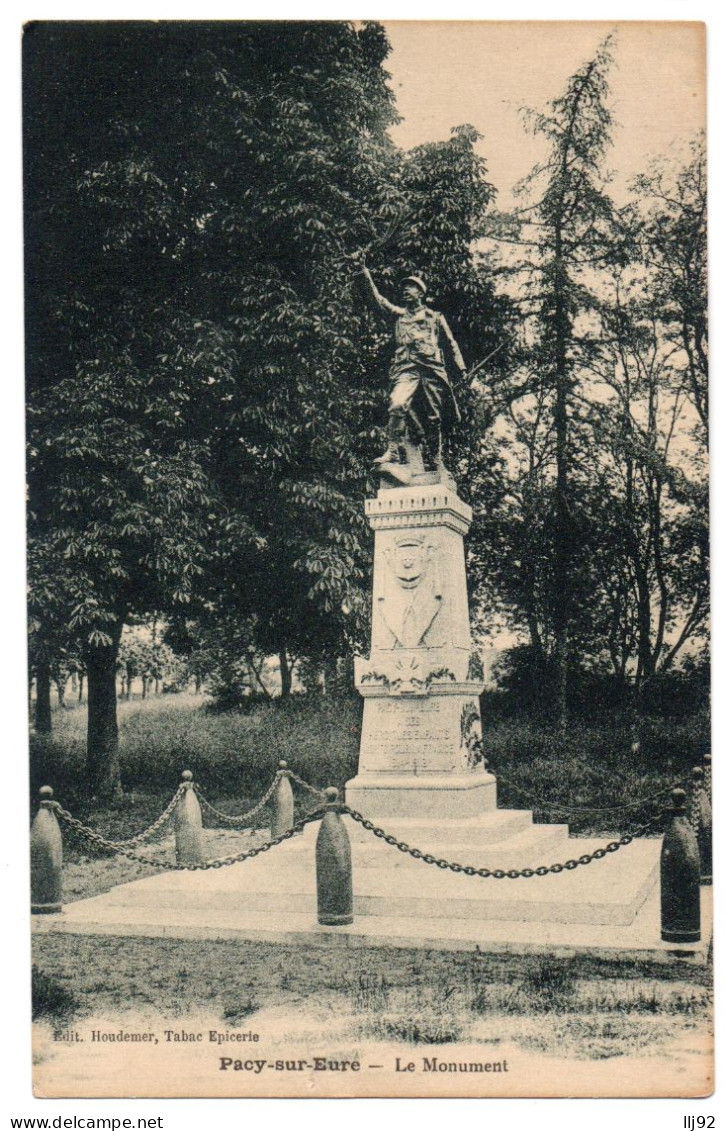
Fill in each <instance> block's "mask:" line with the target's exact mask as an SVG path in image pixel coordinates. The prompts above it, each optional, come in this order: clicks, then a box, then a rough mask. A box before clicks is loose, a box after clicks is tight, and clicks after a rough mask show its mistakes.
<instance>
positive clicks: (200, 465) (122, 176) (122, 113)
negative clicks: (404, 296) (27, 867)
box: [25, 23, 492, 793]
mask: <svg viewBox="0 0 725 1131" xmlns="http://www.w3.org/2000/svg"><path fill="white" fill-rule="evenodd" d="M192 47H193V49H192ZM387 51H388V45H387V41H386V39H385V36H384V33H383V32H382V30H381V29H380V28H379V27H378V26H377V25H374V24H365V25H362V26H359V27H358V26H353V25H351V24H343V23H333V24H313V23H309V24H286V23H277V24H269V23H266V24H253V23H246V24H235V25H219V24H215V25H199V24H194V25H193V27H190V26H185V25H183V24H154V25H150V24H122V25H118V24H115V25H109V24H103V23H100V24H93V25H88V24H85V25H84V24H45V25H34V26H33V27H32V28H31V29H30V31H29V32H28V34H27V35H26V40H25V52H26V70H25V82H26V107H27V112H26V147H25V148H26V154H27V160H26V197H27V202H28V203H27V243H28V290H27V309H28V396H29V418H28V419H29V427H28V437H29V480H30V498H31V509H30V516H31V517H30V538H31V542H32V544H33V545H34V546H37V547H38V552H37V554H35V555H34V557H33V561H32V563H31V571H30V580H31V589H32V593H33V596H32V598H31V600H33V601H36V602H39V603H40V604H41V605H42V603H43V600H42V598H41V596H39V595H41V594H43V593H44V592H46V591H48V592H51V591H52V601H51V602H50V603H48V602H46V604H47V607H48V609H49V616H50V620H51V621H52V623H54V624H55V623H62V624H64V625H65V626H66V627H67V629H68V630H69V631H70V632H71V633H73V634H75V635H76V636H77V638H78V639H79V640H80V642H81V644H82V648H83V656H84V662H85V665H86V667H87V671H88V695H89V729H88V770H89V777H90V781H91V783H92V788H93V789H95V790H96V791H98V792H102V793H109V792H113V791H114V790H116V789H117V788H118V783H119V776H118V758H117V750H118V732H117V724H116V718H115V688H114V676H115V670H116V664H117V660H118V649H119V645H120V639H121V632H122V628H123V625H124V624H125V623H128V621H129V620H133V619H134V618H143V617H145V616H147V615H149V614H150V613H152V612H156V611H166V612H168V613H169V614H170V615H171V614H172V613H173V612H174V609H175V608H177V609H178V608H179V607H181V608H183V606H184V604H185V603H189V602H195V604H194V609H193V611H194V612H195V614H199V615H200V614H201V613H202V612H204V611H207V612H208V611H209V610H213V612H214V614H215V615H217V616H219V617H220V618H222V619H224V618H226V617H227V616H232V617H234V618H236V619H237V620H238V621H239V623H240V624H242V625H251V626H252V629H253V633H254V643H253V647H254V649H255V651H256V650H262V651H264V652H269V651H277V652H279V654H280V663H281V670H282V672H283V674H284V673H285V671H286V672H287V673H289V668H290V661H291V659H293V658H294V656H295V655H298V654H300V653H302V652H305V653H307V654H320V653H327V654H330V653H331V652H332V653H334V652H335V651H336V652H338V653H339V652H340V651H343V650H345V649H346V648H348V647H352V646H353V645H354V644H355V643H356V642H359V641H360V640H361V635H362V630H363V627H364V622H365V616H366V609H367V596H366V591H367V582H368V573H369V556H370V555H369V550H370V544H369V535H368V532H367V530H366V528H365V526H364V522H363V520H362V516H361V515H360V507H359V499H360V498H361V497H362V496H363V495H364V493H365V491H366V490H367V489H369V486H368V469H369V467H370V465H371V461H372V458H373V456H374V455H375V454H376V453H377V446H378V442H379V441H378V426H379V422H380V420H381V418H382V415H383V413H382V405H381V400H382V388H383V384H384V375H383V371H382V366H381V365H380V351H381V347H382V344H383V336H382V334H381V333H380V332H379V331H378V332H376V330H375V329H374V327H372V324H371V315H370V312H369V311H367V310H366V309H365V308H364V307H363V306H362V304H361V303H360V302H359V301H358V300H357V299H356V297H355V292H354V281H353V279H352V277H351V271H350V267H349V263H348V260H347V255H348V254H349V253H350V252H351V251H353V250H356V249H357V248H358V247H359V246H361V244H367V243H369V242H370V241H371V239H372V240H375V239H379V237H380V236H381V234H383V235H384V233H385V230H386V229H387V228H388V227H389V225H390V222H391V220H393V219H394V218H395V217H396V216H397V215H398V214H399V211H400V208H401V206H402V207H408V205H410V207H411V208H412V211H413V214H414V222H413V223H412V224H411V225H410V226H409V228H408V230H407V238H408V247H409V248H412V247H413V246H416V247H417V240H418V239H420V238H422V236H425V240H426V241H428V242H429V243H430V251H429V253H428V263H430V264H431V266H433V265H434V264H435V265H437V264H438V263H440V264H441V273H440V278H441V280H442V285H444V286H445V287H446V288H447V289H446V291H445V293H444V295H443V296H442V297H443V298H444V302H445V303H446V304H449V303H450V305H451V307H454V306H456V303H457V309H459V310H460V311H461V314H460V318H461V320H462V321H463V320H464V317H467V314H466V309H468V310H470V311H471V312H472V318H473V312H475V313H476V317H477V318H478V322H477V323H475V325H476V326H477V327H478V329H476V331H475V333H476V334H478V336H479V338H480V339H481V340H482V341H484V342H487V341H488V340H489V338H490V337H491V335H492V331H491V327H490V325H488V324H485V321H486V318H488V319H489V322H490V316H489V314H487V313H484V314H482V313H481V309H482V308H481V304H480V303H479V301H478V300H479V298H480V297H481V296H483V297H484V298H485V296H486V294H489V293H490V291H486V289H485V288H482V287H481V285H480V282H479V284H478V286H479V289H478V291H476V289H475V283H476V278H477V276H476V274H475V271H474V270H473V267H472V260H471V255H470V252H469V251H468V250H467V239H468V235H469V233H470V231H472V230H473V225H474V222H475V221H476V220H477V219H478V218H479V216H480V213H481V210H482V208H483V207H484V206H485V204H486V203H487V201H488V200H489V199H490V196H491V190H490V186H487V185H485V184H484V183H483V182H482V180H481V177H482V168H481V166H480V165H479V164H477V161H476V159H475V158H474V157H473V142H474V140H475V139H474V137H473V134H472V133H471V132H470V131H468V132H466V131H463V132H461V133H460V134H459V135H457V136H456V137H454V138H453V139H452V140H451V142H450V143H447V144H446V145H444V146H442V147H438V149H436V148H435V147H433V148H428V149H426V148H424V149H422V150H420V151H418V152H417V153H415V154H413V155H412V156H411V158H410V159H406V158H405V157H404V155H402V154H401V153H400V152H399V151H397V150H396V149H395V148H394V147H393V146H392V144H391V143H390V141H389V139H388V138H387V135H386V132H385V131H386V128H387V126H388V125H389V124H390V123H391V122H392V121H394V120H395V112H394V109H393V103H392V95H391V93H390V91H389V89H388V87H387V86H386V82H385V80H386V75H385V72H384V70H383V68H382V64H383V62H384V59H385V56H386V54H387ZM99 59H102V61H103V65H102V66H99ZM290 60H292V63H290ZM59 107H63V114H62V115H61V114H60V113H59ZM479 182H480V183H479ZM439 185H440V187H441V192H442V193H443V195H442V196H441V199H440V200H438V201H437V203H436V204H432V203H431V201H430V200H429V193H430V190H431V189H432V188H436V186H439ZM441 209H442V211H441ZM466 209H468V214H467V213H466ZM449 213H450V214H449ZM436 224H437V225H438V227H439V228H440V234H439V236H438V237H437V239H434V233H435V232H436V230H437V229H436ZM396 254H399V256H401V255H402V253H396ZM402 263H403V258H398V259H397V260H396V259H393V260H391V262H390V265H389V267H388V270H389V271H391V272H392V271H393V270H395V269H397V268H398V267H399V266H402ZM460 263H463V270H462V271H461V269H460ZM457 264H458V275H456V265H457ZM419 266H420V260H419V259H416V260H415V261H414V262H412V263H410V262H408V260H407V259H406V261H405V270H410V269H411V268H413V267H415V268H418V267H419ZM423 266H424V267H426V266H427V263H423ZM436 269H437V267H436ZM432 273H433V272H432ZM466 302H468V308H466V306H465V303H466ZM474 321H475V320H473V321H472V325H473V324H474ZM487 335H488V337H487ZM477 340H478V339H477ZM353 500H354V501H353ZM58 575H60V576H58ZM280 595H283V599H282V600H280ZM51 604H52V605H53V608H52V609H51V608H50V605H51ZM190 611H191V609H190ZM285 685H286V687H285V689H287V688H288V687H289V679H288V678H287V679H286V680H285Z"/></svg>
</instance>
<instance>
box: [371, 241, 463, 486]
mask: <svg viewBox="0 0 725 1131" xmlns="http://www.w3.org/2000/svg"><path fill="white" fill-rule="evenodd" d="M358 262H360V265H361V272H362V276H363V278H364V279H365V281H366V283H367V286H368V289H369V292H370V295H371V297H372V298H373V300H374V302H375V303H376V304H377V306H378V307H379V308H380V309H381V310H383V311H385V312H386V313H388V314H393V315H395V319H396V321H395V354H394V357H393V362H392V365H391V367H390V378H391V381H392V388H391V392H390V402H389V406H388V425H387V432H388V446H387V448H386V450H385V451H384V452H383V454H382V455H381V456H380V457H379V458H378V459H377V460H376V461H375V462H376V464H377V465H378V469H379V470H380V472H381V474H383V475H387V476H388V477H390V478H392V479H394V480H395V481H397V482H402V483H409V482H411V481H420V482H423V481H425V482H432V483H434V482H439V481H440V480H441V477H442V476H443V475H446V476H447V474H448V473H447V472H446V468H445V465H444V463H443V432H444V430H445V429H447V428H449V427H450V426H451V425H452V424H454V423H456V422H457V421H458V420H459V419H460V414H459V411H458V405H457V404H456V398H455V396H454V395H453V389H452V387H451V382H450V379H449V376H448V373H447V371H446V365H445V359H444V350H447V351H448V352H449V354H450V358H451V361H452V363H453V365H454V366H455V367H456V369H458V371H459V373H461V374H462V375H463V376H465V374H466V365H465V362H464V360H463V357H462V355H461V351H460V349H459V348H458V343H457V342H456V340H455V338H454V337H453V334H452V333H451V330H450V327H449V325H448V323H447V322H446V320H445V318H444V317H443V315H442V314H439V313H438V312H437V311H435V310H431V309H430V307H428V306H426V305H425V301H424V299H425V294H426V290H427V288H426V285H425V283H424V282H423V280H422V279H421V277H420V276H419V275H409V276H408V277H407V278H406V279H404V280H403V284H402V305H401V306H396V305H395V304H394V303H392V302H390V301H389V300H388V299H386V298H384V296H383V295H381V294H380V291H379V290H378V288H377V287H376V286H375V282H374V280H373V277H372V275H371V274H370V272H369V271H368V269H367V267H366V266H365V264H364V263H363V262H362V261H361V260H358Z"/></svg>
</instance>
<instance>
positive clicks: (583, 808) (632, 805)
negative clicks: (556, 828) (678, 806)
mask: <svg viewBox="0 0 725 1131" xmlns="http://www.w3.org/2000/svg"><path fill="white" fill-rule="evenodd" d="M491 772H492V773H493V774H494V776H495V778H496V780H497V781H499V782H501V784H502V785H505V786H507V787H508V788H509V789H513V790H514V792H515V793H518V794H519V796H520V797H523V798H524V800H526V801H530V802H532V804H533V805H534V806H535V807H536V808H537V809H551V810H554V811H555V812H558V813H621V812H623V811H625V810H627V809H632V810H637V809H644V807H645V806H646V805H651V804H652V803H653V802H655V801H659V799H660V798H661V797H664V796H665V795H667V796H669V795H670V794H671V793H672V790H673V789H678V788H681V783H680V782H675V783H673V784H672V785H671V786H667V787H666V788H665V789H660V790H658V791H657V793H653V794H651V795H650V796H649V797H645V798H644V799H643V800H642V801H629V802H627V803H626V804H624V805H600V806H590V805H560V804H559V803H558V802H556V801H547V800H546V799H545V798H543V797H536V796H535V795H534V794H533V793H527V792H526V790H524V789H521V788H520V787H519V786H518V785H514V783H513V782H512V781H509V779H508V778H504V777H502V776H501V774H499V773H496V771H495V770H492V771H491Z"/></svg>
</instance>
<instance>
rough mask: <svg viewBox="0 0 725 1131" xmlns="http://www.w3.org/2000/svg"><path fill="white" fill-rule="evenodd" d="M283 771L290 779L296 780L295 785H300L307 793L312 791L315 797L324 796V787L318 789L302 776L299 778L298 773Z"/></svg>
mask: <svg viewBox="0 0 725 1131" xmlns="http://www.w3.org/2000/svg"><path fill="white" fill-rule="evenodd" d="M284 772H285V773H286V775H287V777H288V778H291V780H292V781H294V782H297V785H301V786H302V788H303V789H306V790H308V792H309V793H314V794H315V796H316V797H324V796H325V791H324V789H318V788H317V786H316V785H310V783H309V782H308V781H305V779H304V778H301V777H300V775H299V774H295V773H293V772H292V770H285V771H284Z"/></svg>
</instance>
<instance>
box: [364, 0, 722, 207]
mask: <svg viewBox="0 0 725 1131" xmlns="http://www.w3.org/2000/svg"><path fill="white" fill-rule="evenodd" d="M385 26H386V30H387V33H388V38H389V40H390V43H391V46H392V52H391V55H390V56H389V57H388V60H387V62H386V68H387V70H388V71H389V72H390V75H391V87H392V89H393V90H394V92H395V96H396V101H397V107H398V112H399V113H400V114H401V115H402V117H403V119H404V120H403V121H402V122H401V124H400V125H399V126H396V127H394V128H393V129H392V130H391V136H392V137H393V139H394V141H395V142H397V143H398V144H399V145H401V146H403V147H404V148H410V147H411V146H414V145H419V144H421V143H423V142H428V141H442V140H444V139H445V138H447V137H449V136H450V130H451V128H452V127H453V126H456V125H460V124H462V123H464V122H465V123H470V124H471V125H473V126H475V127H476V128H477V129H478V130H479V132H480V133H482V134H483V135H484V137H483V141H481V142H480V143H479V151H480V153H481V155H482V156H483V157H485V159H486V161H487V163H488V170H489V178H490V180H491V181H492V182H493V184H494V185H495V186H496V188H497V189H498V194H499V196H498V202H497V203H498V207H499V208H504V209H505V208H507V207H510V206H511V204H512V203H513V198H512V195H511V190H512V188H513V186H514V184H515V183H516V182H517V181H518V180H519V179H520V178H521V177H523V176H524V175H525V174H526V173H527V172H528V171H529V170H530V169H531V167H532V165H533V164H534V162H535V161H536V160H538V159H540V158H542V157H543V155H544V153H545V148H544V143H543V141H542V139H540V138H534V137H531V136H530V135H529V134H527V133H526V131H525V129H524V124H523V120H522V116H521V114H520V112H519V108H520V107H521V106H528V107H530V108H532V109H536V110H539V109H543V108H544V107H545V105H546V103H547V102H548V101H549V100H550V99H551V98H555V97H557V96H558V95H559V94H560V93H561V92H562V91H563V90H564V87H565V83H566V80H567V79H568V77H569V76H570V75H572V74H573V73H574V72H575V71H576V70H577V69H578V68H579V67H580V66H581V65H582V64H583V63H585V62H587V61H588V60H589V59H591V58H592V56H593V55H594V53H595V51H596V50H597V47H598V46H599V44H600V43H601V42H602V41H603V39H604V38H605V37H606V36H607V34H608V33H609V32H611V31H614V33H615V47H614V52H613V53H614V60H615V61H614V66H613V68H612V71H611V75H610V109H611V111H612V113H613V116H614V118H615V125H614V128H613V131H612V140H613V144H612V148H611V150H610V154H609V158H610V160H609V165H610V168H611V169H612V170H613V171H616V175H615V177H614V180H613V182H612V192H613V195H615V198H619V199H618V203H621V202H622V200H623V197H624V195H625V194H626V182H627V181H628V180H629V179H630V178H631V177H632V176H633V175H634V174H636V173H638V172H642V171H644V169H645V168H646V166H647V163H648V161H649V160H650V159H651V158H652V157H655V156H658V155H660V154H665V153H667V152H668V150H670V149H671V147H672V146H678V145H682V142H683V140H684V139H688V138H691V137H693V136H694V135H695V134H696V133H697V132H698V131H699V130H701V129H702V128H703V127H704V124H705V89H704V70H705V30H704V24H702V23H696V22H692V23H684V22H677V23H675V22H664V21H662V22H651V23H644V22H641V21H640V22H634V21H633V22H620V23H617V24H614V23H603V22H599V21H592V22H588V23H585V22H577V23H571V22H563V21H548V22H541V21H518V22H511V21H503V22H473V21H458V22H447V21H440V22H439V21H422V22H412V21H407V22H406V21H393V22H386V25H385Z"/></svg>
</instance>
